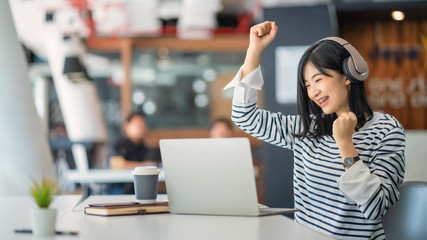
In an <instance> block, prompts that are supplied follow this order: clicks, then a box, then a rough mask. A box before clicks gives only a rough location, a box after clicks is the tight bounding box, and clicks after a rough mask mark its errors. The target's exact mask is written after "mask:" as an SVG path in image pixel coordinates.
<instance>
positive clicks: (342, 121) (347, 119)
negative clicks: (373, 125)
mask: <svg viewBox="0 0 427 240" xmlns="http://www.w3.org/2000/svg"><path fill="white" fill-rule="evenodd" d="M356 124H357V118H356V115H355V114H354V113H353V112H345V113H343V114H341V115H340V116H339V117H338V118H337V119H336V120H335V121H334V123H333V125H332V134H333V135H334V138H335V142H336V143H337V144H338V146H339V145H340V144H345V143H347V142H348V141H350V142H351V141H352V136H353V133H354V131H355V128H356Z"/></svg>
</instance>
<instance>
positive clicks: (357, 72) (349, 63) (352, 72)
mask: <svg viewBox="0 0 427 240" xmlns="http://www.w3.org/2000/svg"><path fill="white" fill-rule="evenodd" d="M328 40H329V41H334V42H337V43H339V44H341V46H343V47H344V48H345V49H346V50H347V52H348V53H349V54H350V57H348V58H346V59H345V60H344V73H345V75H346V76H347V77H348V78H350V80H357V81H365V80H366V79H367V78H368V75H369V68H368V64H367V63H366V61H365V59H363V57H362V55H360V53H359V52H358V51H357V50H356V48H354V47H353V46H352V45H351V44H350V43H348V42H347V41H346V40H344V39H342V38H339V37H327V38H324V39H321V40H319V41H317V42H323V41H328Z"/></svg>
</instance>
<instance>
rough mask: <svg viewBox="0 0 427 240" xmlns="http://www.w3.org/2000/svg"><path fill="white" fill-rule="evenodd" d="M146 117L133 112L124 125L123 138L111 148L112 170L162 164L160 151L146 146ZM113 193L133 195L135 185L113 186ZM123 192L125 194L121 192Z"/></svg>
mask: <svg viewBox="0 0 427 240" xmlns="http://www.w3.org/2000/svg"><path fill="white" fill-rule="evenodd" d="M146 132H147V126H146V117H145V115H144V113H142V112H133V113H131V114H130V115H129V117H128V118H127V119H126V120H125V122H124V123H123V136H122V137H121V138H120V139H119V140H118V141H117V142H115V143H114V145H113V146H112V148H111V153H110V154H109V155H110V158H109V165H110V168H112V169H131V168H135V167H137V166H141V165H157V164H159V163H160V162H161V158H160V150H159V149H158V148H151V147H148V146H146V145H145V143H144V138H145V135H146ZM110 189H112V190H113V193H114V192H116V193H124V194H131V193H133V192H134V189H133V183H126V184H112V187H111V188H110ZM120 189H122V190H123V192H121V191H120ZM110 192H111V191H110Z"/></svg>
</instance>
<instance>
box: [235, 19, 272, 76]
mask: <svg viewBox="0 0 427 240" xmlns="http://www.w3.org/2000/svg"><path fill="white" fill-rule="evenodd" d="M276 33H277V26H276V23H275V22H270V21H266V22H263V23H260V24H257V25H255V26H252V27H251V31H250V33H249V48H248V51H247V52H246V58H245V63H244V64H243V68H242V74H241V79H243V78H244V77H245V76H246V75H248V74H249V73H251V72H252V71H254V70H255V69H256V68H258V65H259V62H260V60H261V54H262V51H264V49H265V48H266V47H267V46H268V45H269V44H270V43H271V42H272V41H273V40H274V38H275V37H276Z"/></svg>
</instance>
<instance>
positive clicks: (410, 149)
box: [403, 130, 427, 182]
mask: <svg viewBox="0 0 427 240" xmlns="http://www.w3.org/2000/svg"><path fill="white" fill-rule="evenodd" d="M405 138H406V148H405V165H406V166H405V179H403V181H404V182H408V181H410V182H412V181H423V182H427V174H425V171H426V169H427V161H426V156H427V148H426V147H425V146H426V142H427V130H405Z"/></svg>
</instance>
